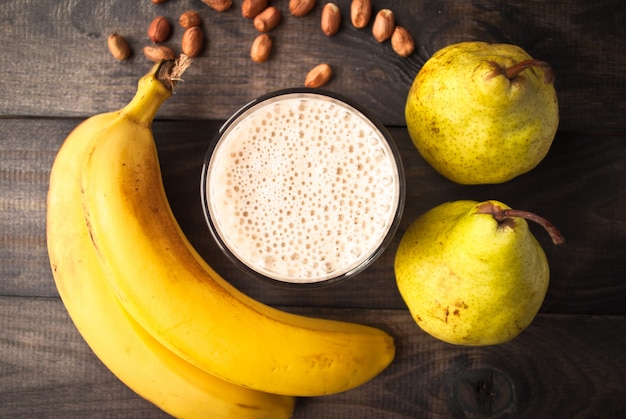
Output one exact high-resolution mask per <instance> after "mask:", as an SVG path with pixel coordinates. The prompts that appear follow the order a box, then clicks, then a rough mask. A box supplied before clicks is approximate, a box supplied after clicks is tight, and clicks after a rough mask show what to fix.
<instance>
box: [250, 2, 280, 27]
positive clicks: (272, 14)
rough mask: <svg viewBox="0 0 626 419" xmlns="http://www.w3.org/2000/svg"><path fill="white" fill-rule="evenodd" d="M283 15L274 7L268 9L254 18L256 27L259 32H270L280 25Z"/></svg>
mask: <svg viewBox="0 0 626 419" xmlns="http://www.w3.org/2000/svg"><path fill="white" fill-rule="evenodd" d="M281 18H282V15H281V14H280V10H278V9H277V8H276V7H274V6H270V7H267V8H266V9H265V10H263V11H262V12H261V13H259V14H258V15H257V16H256V17H255V18H254V23H253V24H254V27H255V28H256V29H257V30H258V31H259V32H269V31H271V30H272V29H274V28H275V27H276V25H278V24H279V23H280V20H281Z"/></svg>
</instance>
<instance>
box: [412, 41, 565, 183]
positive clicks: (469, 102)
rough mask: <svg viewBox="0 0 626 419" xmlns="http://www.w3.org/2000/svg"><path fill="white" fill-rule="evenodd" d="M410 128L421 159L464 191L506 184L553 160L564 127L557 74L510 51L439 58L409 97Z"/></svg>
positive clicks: (452, 52) (466, 49) (445, 53)
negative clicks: (551, 154)
mask: <svg viewBox="0 0 626 419" xmlns="http://www.w3.org/2000/svg"><path fill="white" fill-rule="evenodd" d="M405 118H406V124H407V128H408V131H409V134H410V136H411V139H412V140H413V143H414V144H415V146H416V147H417V149H418V151H419V153H420V154H421V155H422V157H424V159H425V160H426V161H427V162H428V163H430V164H431V165H432V166H433V167H434V168H435V170H437V171H438V172H439V173H440V174H442V175H443V176H445V177H447V178H448V179H450V180H452V181H454V182H457V183H460V184H466V185H470V184H495V183H502V182H506V181H508V180H510V179H513V178H514V177H516V176H519V175H521V174H523V173H526V172H528V171H530V170H532V169H533V168H535V167H536V166H537V165H538V164H539V163H540V162H541V161H542V160H543V159H544V157H545V156H546V154H547V153H548V151H549V149H550V146H551V145H552V142H553V140H554V136H555V134H556V130H557V127H558V124H559V107H558V101H557V96H556V91H555V89H554V74H553V72H552V69H551V67H550V66H549V65H548V64H547V63H545V62H543V61H539V60H535V59H533V58H532V57H531V56H530V55H528V53H526V52H525V51H524V50H523V49H522V48H520V47H518V46H515V45H509V44H489V43H486V42H461V43H457V44H453V45H449V46H447V47H444V48H442V49H441V50H439V51H437V52H436V53H435V54H434V55H433V56H432V57H431V58H430V59H429V60H428V61H427V62H426V63H425V64H424V66H423V67H422V68H421V70H420V71H419V73H418V74H417V76H416V77H415V80H414V81H413V84H412V86H411V89H410V91H409V94H408V97H407V101H406V107H405Z"/></svg>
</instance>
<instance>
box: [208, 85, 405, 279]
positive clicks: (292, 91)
mask: <svg viewBox="0 0 626 419" xmlns="http://www.w3.org/2000/svg"><path fill="white" fill-rule="evenodd" d="M291 95H305V96H311V97H322V98H331V99H333V100H336V101H339V102H342V103H343V104H344V105H346V106H347V107H348V108H352V109H353V110H356V111H357V112H359V113H360V114H362V115H363V117H364V118H365V119H366V120H368V121H369V122H370V123H371V124H372V125H373V126H374V128H376V129H377V130H378V131H379V133H380V135H381V137H382V139H383V140H384V142H385V143H386V144H387V147H389V150H390V152H391V155H392V156H393V161H394V163H395V170H396V172H397V176H398V198H397V203H396V208H395V212H394V216H393V218H392V221H391V223H390V225H389V228H388V229H387V231H386V233H385V235H384V237H383V239H382V241H381V242H380V243H379V244H378V245H377V246H376V247H375V248H374V249H373V250H372V251H371V252H370V254H369V255H368V256H367V257H365V258H363V259H362V260H360V261H359V262H358V263H357V264H356V265H355V266H354V267H352V268H351V269H349V270H347V271H346V272H343V273H339V274H337V275H335V276H332V277H329V278H326V279H321V280H315V281H308V282H291V281H286V280H285V281H283V280H280V279H277V278H273V277H271V276H268V275H265V274H264V273H262V272H259V271H258V270H256V269H254V268H253V267H251V266H249V265H248V264H246V263H245V262H244V261H243V260H241V259H240V258H239V257H237V255H236V254H235V253H234V252H233V251H232V250H231V249H230V247H229V246H228V244H227V243H226V241H225V240H224V239H223V238H222V236H221V235H220V232H219V228H218V227H217V226H216V222H215V221H214V220H213V217H212V215H211V210H210V207H211V206H210V204H209V196H208V195H209V192H208V189H209V188H208V180H209V179H208V178H209V174H210V173H209V168H210V164H211V159H212V157H213V154H214V152H215V150H216V148H217V147H218V145H219V144H220V142H221V140H222V138H224V135H225V134H226V133H227V132H229V128H231V127H232V126H233V124H236V123H237V122H238V121H239V120H240V118H241V117H242V116H245V115H246V114H247V113H248V112H249V111H251V110H253V108H255V107H257V106H261V105H262V104H264V102H267V101H270V100H274V99H277V98H281V97H285V98H286V97H288V96H291ZM405 183H406V182H405V172H404V166H403V164H402V160H401V158H400V152H399V150H398V147H397V145H396V143H395V141H394V139H393V137H392V136H391V134H390V133H389V131H388V130H387V128H386V127H385V126H384V125H383V124H382V123H381V122H380V120H379V119H378V118H376V117H375V116H374V115H373V114H372V113H371V112H369V111H368V110H366V109H365V108H364V107H362V106H361V105H359V104H358V103H356V102H355V101H353V100H350V99H348V98H346V97H345V96H343V95H341V94H338V93H335V92H331V91H327V90H323V89H319V88H307V87H296V88H287V89H280V90H275V91H272V92H269V93H266V94H263V95H261V96H258V97H257V98H255V99H253V100H251V101H249V102H248V103H246V104H245V105H243V106H242V107H240V108H239V109H238V110H237V111H235V112H234V113H233V115H231V116H230V117H229V118H228V119H227V120H226V121H225V122H224V123H223V124H222V126H221V127H220V128H219V130H218V131H217V133H216V134H215V135H214V136H213V138H212V139H211V141H210V144H209V148H208V150H207V152H206V154H205V157H204V161H203V164H202V173H201V178H200V198H201V203H202V211H203V214H204V218H205V221H206V223H207V225H208V227H209V231H210V233H211V236H212V237H213V239H214V240H215V242H216V244H217V245H218V247H219V248H220V250H221V251H222V252H223V253H224V254H225V255H226V257H227V258H228V259H229V260H230V261H231V262H232V263H233V264H234V265H235V266H237V267H238V268H239V269H241V270H242V271H244V272H246V273H248V274H249V275H251V276H252V277H254V278H257V279H260V280H262V281H264V282H266V283H270V284H272V285H274V286H278V287H281V288H291V289H294V288H297V289H307V288H320V287H324V286H329V285H332V284H336V283H337V282H340V281H343V280H345V279H347V278H351V277H354V276H355V275H356V274H358V273H360V272H361V271H363V270H364V269H366V268H367V267H368V266H370V265H371V264H372V263H373V262H374V261H375V260H376V259H377V258H378V257H379V256H380V255H381V254H382V253H383V252H384V251H385V250H386V249H387V248H388V247H389V245H390V243H391V241H392V240H393V238H394V237H395V234H396V232H397V230H398V227H399V225H400V221H401V219H402V213H403V211H404V206H405V199H406V184H405Z"/></svg>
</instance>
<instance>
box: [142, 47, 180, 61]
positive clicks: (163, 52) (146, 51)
mask: <svg viewBox="0 0 626 419" xmlns="http://www.w3.org/2000/svg"><path fill="white" fill-rule="evenodd" d="M143 55H145V56H146V58H147V59H149V60H150V61H154V62H155V63H158V62H159V61H164V60H173V59H174V51H172V49H171V48H170V47H166V46H165V45H148V46H145V47H143Z"/></svg>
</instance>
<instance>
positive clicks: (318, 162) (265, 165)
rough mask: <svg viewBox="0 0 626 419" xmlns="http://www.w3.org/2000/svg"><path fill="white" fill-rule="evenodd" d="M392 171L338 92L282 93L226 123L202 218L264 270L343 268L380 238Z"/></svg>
mask: <svg viewBox="0 0 626 419" xmlns="http://www.w3.org/2000/svg"><path fill="white" fill-rule="evenodd" d="M399 182H400V181H399V175H398V169H397V167H396V164H395V160H394V158H393V155H392V153H391V150H390V149H389V147H388V145H387V142H386V141H384V139H382V138H381V134H380V132H379V131H378V130H377V129H376V128H375V126H374V125H373V124H372V123H371V122H370V121H369V120H367V119H366V118H365V117H363V116H362V115H361V114H360V113H358V112H356V111H354V110H353V109H351V108H348V107H347V106H346V105H344V104H343V103H342V102H337V101H334V100H318V99H315V98H314V97H300V98H294V97H287V98H283V99H281V100H280V101H278V102H275V103H269V104H261V105H260V106H258V107H253V108H252V109H250V110H249V111H248V113H247V114H246V115H245V118H244V119H242V120H241V121H240V122H238V123H237V124H232V125H231V126H230V127H229V129H228V130H227V132H226V133H225V134H224V135H223V136H222V140H221V141H220V143H218V145H217V147H216V149H215V150H214V152H213V156H212V159H211V163H210V166H209V173H208V181H207V183H208V186H207V187H208V189H207V191H208V201H209V211H210V214H211V218H212V219H213V221H214V224H215V227H216V229H217V231H218V234H219V235H220V237H221V238H222V240H223V241H224V243H225V245H226V246H227V247H228V248H229V250H230V251H231V252H232V253H233V254H235V255H236V256H237V257H238V258H239V259H240V260H241V261H242V262H244V263H245V264H247V265H248V266H250V267H251V268H253V269H255V270H257V271H259V272H260V273H262V274H264V275H266V276H269V277H271V278H274V279H277V280H281V281H286V282H316V281H320V280H324V279H328V278H332V277H335V276H338V275H341V274H343V273H346V272H349V271H351V270H352V269H354V268H355V267H356V266H358V265H360V264H361V263H362V262H363V260H365V259H367V258H368V257H369V255H371V254H372V252H374V251H375V250H376V249H377V248H378V246H380V244H381V242H382V241H383V239H384V237H385V235H386V233H387V231H388V230H389V228H390V226H391V223H392V222H393V219H394V217H395V209H396V208H397V205H398V200H399V189H400V185H399Z"/></svg>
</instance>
